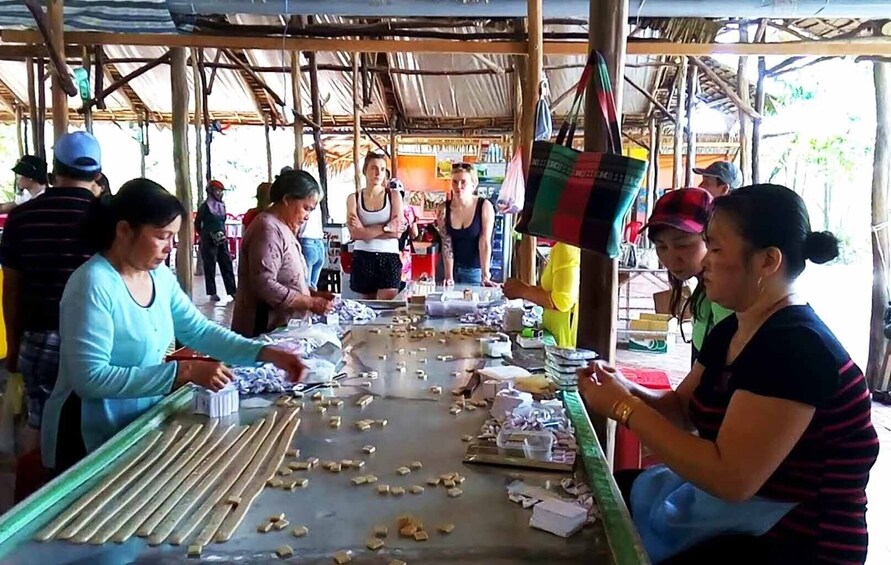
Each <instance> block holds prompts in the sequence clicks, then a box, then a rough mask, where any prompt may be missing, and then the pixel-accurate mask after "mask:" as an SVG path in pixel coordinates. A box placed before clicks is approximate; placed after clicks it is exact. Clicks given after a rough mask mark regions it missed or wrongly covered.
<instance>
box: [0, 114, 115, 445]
mask: <svg viewBox="0 0 891 565" xmlns="http://www.w3.org/2000/svg"><path fill="white" fill-rule="evenodd" d="M53 153H54V159H53V174H54V177H55V178H54V183H53V186H52V187H50V188H48V189H47V191H46V192H45V193H44V194H43V195H41V197H40V198H36V199H34V200H31V201H29V202H26V203H24V204H22V205H21V206H18V207H16V208H15V209H14V210H13V211H12V212H11V213H10V214H9V218H8V219H7V220H6V226H5V229H4V231H3V238H2V240H0V265H2V266H3V315H4V316H5V318H6V343H7V357H6V368H7V369H8V370H9V371H10V372H21V373H22V377H23V379H24V382H25V391H26V394H27V396H28V425H29V427H31V428H32V429H35V430H39V429H40V421H41V417H42V414H43V405H44V403H45V402H46V399H47V398H48V397H49V395H50V392H52V390H53V386H54V385H55V382H56V374H57V373H58V370H59V301H60V300H61V299H62V291H63V290H64V288H65V283H67V282H68V277H69V276H71V273H73V272H74V271H75V269H77V268H78V267H80V266H81V264H83V263H84V262H85V261H86V260H87V259H89V257H90V255H91V252H90V250H89V248H88V247H87V246H86V245H85V244H84V243H83V242H82V240H81V235H80V230H81V222H82V220H83V217H84V215H85V213H86V211H87V209H88V208H89V206H90V204H91V203H92V202H93V201H94V200H95V197H96V190H97V189H96V187H97V186H98V185H97V184H96V181H97V179H98V177H99V175H100V174H101V173H102V162H101V154H100V150H99V142H98V141H97V140H96V138H95V137H93V136H92V135H90V134H89V133H87V132H83V131H78V132H73V133H69V134H65V135H64V136H62V137H61V138H59V140H58V141H57V142H56V144H55V146H54V147H53ZM34 436H35V438H33V439H32V440H31V441H29V442H28V443H32V442H34V443H37V442H38V441H39V440H37V439H36V438H37V437H39V435H37V434H34ZM30 447H36V445H33V446H31V445H29V446H26V448H30Z"/></svg>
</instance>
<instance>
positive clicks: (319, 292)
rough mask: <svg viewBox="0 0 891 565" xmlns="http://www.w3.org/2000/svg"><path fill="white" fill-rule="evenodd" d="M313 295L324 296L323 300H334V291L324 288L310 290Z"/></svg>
mask: <svg viewBox="0 0 891 565" xmlns="http://www.w3.org/2000/svg"><path fill="white" fill-rule="evenodd" d="M311 293H312V295H313V297H315V298H324V299H325V300H334V293H333V292H327V291H325V290H313V291H311Z"/></svg>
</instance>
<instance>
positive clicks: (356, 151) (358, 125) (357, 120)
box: [353, 53, 392, 192]
mask: <svg viewBox="0 0 891 565" xmlns="http://www.w3.org/2000/svg"><path fill="white" fill-rule="evenodd" d="M359 88H360V85H359V53H353V182H354V184H355V186H356V192H358V191H360V190H361V189H362V164H361V163H360V159H361V155H360V153H361V150H362V149H361V147H360V143H359V142H360V141H361V138H360V137H359V136H360V135H361V133H362V118H361V117H359V107H360V106H361V102H360V100H361V96H362V94H361V92H360V90H359ZM391 166H392V165H391Z"/></svg>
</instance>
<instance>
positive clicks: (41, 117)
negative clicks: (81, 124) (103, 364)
mask: <svg viewBox="0 0 891 565" xmlns="http://www.w3.org/2000/svg"><path fill="white" fill-rule="evenodd" d="M35 81H36V82H35V84H34V88H35V89H37V122H36V124H35V125H36V129H37V130H38V131H39V132H40V156H41V157H43V158H44V159H45V158H46V156H47V153H46V66H45V64H44V59H43V57H38V59H37V76H36V77H35Z"/></svg>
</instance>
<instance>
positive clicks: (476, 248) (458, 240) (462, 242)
mask: <svg viewBox="0 0 891 565" xmlns="http://www.w3.org/2000/svg"><path fill="white" fill-rule="evenodd" d="M484 202H485V200H483V199H482V198H478V199H477V202H476V211H475V212H474V214H473V221H472V222H470V225H469V226H467V227H466V228H461V229H458V228H455V227H453V226H452V202H451V201H449V203H448V205H447V206H446V217H445V221H446V227H447V229H448V232H449V237H451V238H452V252H453V254H454V256H455V265H457V266H459V267H463V268H465V269H479V268H480V236H481V235H482V233H483V203H484Z"/></svg>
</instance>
